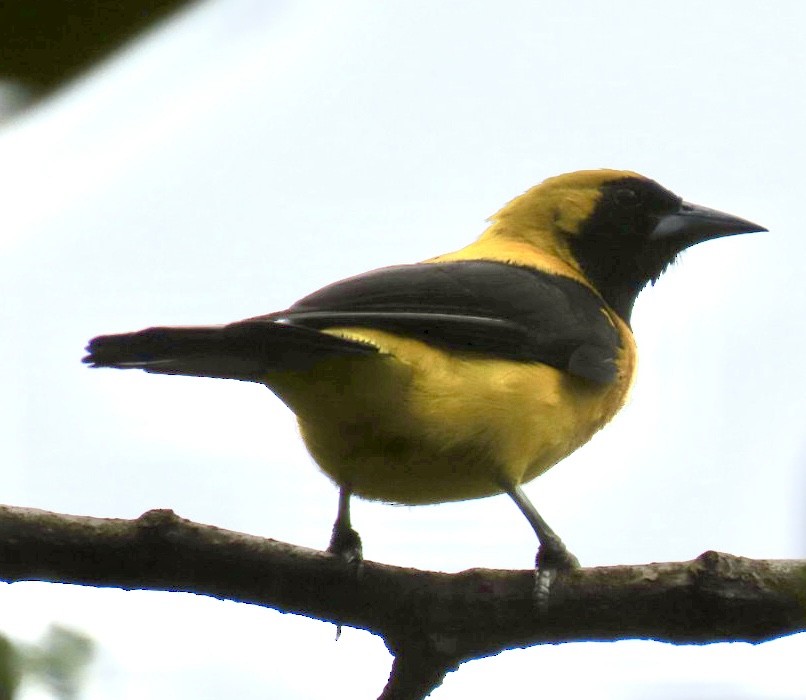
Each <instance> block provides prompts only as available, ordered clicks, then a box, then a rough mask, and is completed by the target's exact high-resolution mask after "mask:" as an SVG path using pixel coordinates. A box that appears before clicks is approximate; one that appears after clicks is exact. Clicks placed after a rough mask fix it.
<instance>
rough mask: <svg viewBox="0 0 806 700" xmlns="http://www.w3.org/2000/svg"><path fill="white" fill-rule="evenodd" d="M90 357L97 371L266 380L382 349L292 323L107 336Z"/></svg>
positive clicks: (90, 350)
mask: <svg viewBox="0 0 806 700" xmlns="http://www.w3.org/2000/svg"><path fill="white" fill-rule="evenodd" d="M87 352H88V353H89V354H88V355H87V356H86V357H84V358H83V359H82V362H85V363H87V364H88V365H90V366H92V367H116V368H118V369H132V368H134V369H143V370H145V371H146V372H156V373H158V374H182V375H189V376H194V377H220V378H222V379H241V380H244V381H260V380H261V379H262V378H263V377H264V376H265V374H266V373H267V372H271V371H277V370H289V371H291V370H305V369H309V368H310V367H312V366H314V365H315V364H317V363H318V362H321V361H322V360H324V359H328V358H335V357H344V356H347V355H371V354H374V353H376V352H377V349H376V348H375V347H374V346H372V345H368V344H365V343H359V342H356V341H352V340H346V339H344V338H339V337H336V336H333V335H328V334H327V333H322V332H321V331H317V330H313V329H310V328H304V327H302V326H293V325H290V324H288V323H278V322H276V321H241V322H239V323H233V324H230V325H228V326H197V327H187V328H182V327H174V328H170V327H165V328H147V329H145V330H142V331H138V332H137V333H122V334H120V335H102V336H98V337H97V338H93V339H92V340H91V341H90V343H89V345H88V346H87Z"/></svg>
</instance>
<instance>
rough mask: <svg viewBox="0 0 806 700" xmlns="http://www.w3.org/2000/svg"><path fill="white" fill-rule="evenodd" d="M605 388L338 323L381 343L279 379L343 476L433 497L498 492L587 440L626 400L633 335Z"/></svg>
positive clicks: (313, 443)
mask: <svg viewBox="0 0 806 700" xmlns="http://www.w3.org/2000/svg"><path fill="white" fill-rule="evenodd" d="M616 322H617V323H618V324H620V325H619V330H620V331H621V333H622V336H623V338H624V339H625V345H624V347H623V349H622V353H621V354H622V357H621V358H620V359H619V363H618V364H619V377H618V379H617V380H616V381H615V382H613V383H612V384H609V385H607V386H602V385H597V384H594V383H592V382H589V381H587V380H584V379H580V378H577V377H573V376H571V375H569V374H567V373H565V372H561V371H559V370H557V369H554V368H553V367H549V366H547V365H543V364H539V363H520V362H511V361H507V360H498V359H486V358H479V357H478V356H473V355H469V354H468V355H457V354H456V353H447V352H445V351H442V350H440V349H437V348H434V347H431V346H428V345H426V344H425V343H422V342H420V341H417V340H413V339H410V338H403V337H400V336H396V335H393V334H389V333H385V332H381V331H374V330H366V329H334V330H332V331H329V332H333V333H336V334H338V335H343V336H345V337H349V338H353V339H357V340H363V341H365V342H370V343H372V344H374V345H376V346H377V347H378V348H379V349H380V351H381V352H380V353H379V354H378V355H377V356H373V357H369V358H367V357H360V358H340V359H338V360H333V361H330V362H328V363H323V364H322V365H320V366H319V367H318V368H317V369H315V370H314V371H310V370H309V371H307V372H305V373H284V374H282V375H276V376H270V377H268V378H267V384H268V385H269V386H270V388H271V389H272V390H273V391H274V392H275V393H276V394H277V395H278V396H280V398H281V399H282V400H283V401H285V403H286V404H288V405H289V407H290V408H291V409H292V410H294V412H295V413H296V414H297V417H298V420H299V425H300V429H301V432H302V436H303V439H304V440H305V443H306V446H307V447H308V450H309V451H310V453H311V455H312V456H313V458H314V459H315V461H316V462H317V464H318V465H319V466H320V467H321V468H322V470H323V471H324V472H326V473H327V474H328V475H329V476H330V477H331V478H332V479H333V480H334V481H335V482H336V483H337V484H339V485H349V486H350V487H351V488H352V489H353V491H354V493H356V494H357V495H359V496H362V497H364V498H368V499H373V500H381V501H386V502H391V503H402V504H424V503H438V502H443V501H455V500H465V499H470V498H479V497H482V496H489V495H493V494H496V493H500V492H501V491H502V489H501V485H500V484H501V481H502V480H503V481H505V482H507V483H522V482H525V481H528V480H530V479H533V478H535V477H536V476H538V475H539V474H541V473H543V472H544V471H546V470H547V469H548V468H549V467H551V466H552V465H554V464H556V463H557V462H558V461H559V460H561V459H562V458H563V457H565V456H566V455H568V454H569V453H571V452H572V451H574V450H575V449H577V448H578V447H579V446H580V445H582V444H584V443H585V442H587V441H588V440H589V439H590V437H591V436H592V435H593V434H594V433H595V432H596V431H597V430H598V429H599V428H601V427H602V426H603V425H604V424H605V423H607V422H608V421H609V420H610V419H611V418H612V417H613V415H614V414H615V413H616V412H617V411H618V409H619V408H620V407H621V406H622V404H623V403H624V400H625V397H626V394H627V391H628V389H629V386H630V383H631V381H632V375H633V370H634V359H633V358H634V346H633V344H632V335H631V334H630V332H629V329H627V328H626V326H625V325H624V324H622V323H621V322H620V321H618V320H616Z"/></svg>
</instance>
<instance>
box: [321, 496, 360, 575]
mask: <svg viewBox="0 0 806 700" xmlns="http://www.w3.org/2000/svg"><path fill="white" fill-rule="evenodd" d="M351 495H352V490H351V489H350V487H349V486H342V487H341V488H340V489H339V512H338V514H337V515H336V522H335V523H333V533H332V534H331V535H330V544H329V545H328V547H327V551H328V552H330V553H331V554H335V555H336V556H337V557H339V558H341V559H342V560H343V561H345V562H347V563H348V564H350V565H351V566H354V567H355V568H356V571H358V570H360V568H361V562H362V561H363V560H364V557H363V552H362V547H361V537H360V536H359V534H358V533H357V532H356V531H355V530H353V527H352V525H351V524H350V496H351Z"/></svg>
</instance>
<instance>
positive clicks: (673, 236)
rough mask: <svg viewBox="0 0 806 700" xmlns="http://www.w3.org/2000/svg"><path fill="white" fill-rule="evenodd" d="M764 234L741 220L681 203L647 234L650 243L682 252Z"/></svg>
mask: <svg viewBox="0 0 806 700" xmlns="http://www.w3.org/2000/svg"><path fill="white" fill-rule="evenodd" d="M766 230H767V229H765V228H764V227H763V226H759V225H758V224H754V223H753V222H752V221H747V220H746V219H740V218H739V217H738V216H732V215H731V214H725V213H724V212H721V211H717V210H716V209H709V208H708V207H701V206H699V205H697V204H690V203H689V202H681V204H680V208H679V209H678V210H677V211H676V212H672V213H671V214H666V215H664V216H662V217H660V219H658V223H657V224H656V225H655V228H654V229H652V232H651V233H650V234H649V239H650V240H653V241H657V242H661V241H663V242H669V243H676V244H678V245H680V246H681V248H684V247H688V246H691V245H694V244H695V243H701V242H702V241H707V240H710V239H712V238H720V237H721V236H733V235H735V234H737V233H755V232H756V231H766Z"/></svg>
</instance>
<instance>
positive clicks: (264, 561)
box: [0, 506, 806, 700]
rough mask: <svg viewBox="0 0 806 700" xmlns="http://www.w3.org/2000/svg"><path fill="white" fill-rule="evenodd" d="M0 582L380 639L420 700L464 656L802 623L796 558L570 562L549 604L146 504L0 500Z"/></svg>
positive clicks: (502, 579)
mask: <svg viewBox="0 0 806 700" xmlns="http://www.w3.org/2000/svg"><path fill="white" fill-rule="evenodd" d="M0 580H3V581H6V582H9V583H13V582H16V581H52V582H60V583H73V584H79V585H89V586H102V587H115V588H123V589H126V590H131V589H149V590H163V591H185V592H189V593H197V594H201V595H208V596H212V597H215V598H220V599H225V600H232V601H238V602H242V603H249V604H252V605H262V606H265V607H269V608H273V609H276V610H280V611H282V612H290V613H296V614H299V615H305V616H307V617H312V618H316V619H319V620H323V621H328V622H333V623H335V624H339V625H349V626H351V627H357V628H361V629H364V630H367V631H369V632H372V633H373V634H377V635H379V636H380V637H382V638H383V640H384V641H385V643H386V645H387V647H388V648H389V649H390V651H391V652H392V653H393V654H394V656H395V662H394V665H393V668H392V674H391V676H390V679H389V683H388V684H387V686H386V688H385V689H384V691H383V694H382V695H381V698H382V699H383V700H417V699H419V698H424V697H426V696H427V695H428V694H429V693H430V692H431V691H432V690H433V689H434V688H436V687H437V686H439V684H440V683H441V682H442V679H443V678H444V677H445V675H446V674H447V673H448V672H449V671H451V670H455V669H456V668H457V667H458V666H459V665H460V664H462V663H463V662H465V661H469V660H471V659H477V658H481V657H484V656H491V655H494V654H498V653H500V652H501V651H504V650H505V649H512V648H517V647H527V646H531V645H535V644H544V643H559V642H570V641H583V640H584V641H612V640H619V639H653V640H658V641H665V642H671V643H676V644H705V643H710V642H719V641H745V642H762V641H766V640H769V639H773V638H776V637H780V636H784V635H787V634H793V633H795V632H800V631H804V630H806V560H751V559H745V558H742V557H736V556H732V555H729V554H721V553H718V552H705V553H704V554H702V555H701V556H699V557H697V559H694V560H693V561H689V562H679V563H661V564H658V563H655V564H645V565H637V566H611V567H600V568H591V569H579V570H576V571H573V572H570V573H567V574H563V575H561V576H560V577H559V578H558V579H557V581H556V582H555V583H554V586H553V588H552V593H551V601H550V607H549V610H548V612H546V613H538V612H537V610H536V608H535V606H534V604H533V600H532V580H533V577H532V572H531V571H501V570H489V569H471V570H468V571H463V572H460V573H456V574H446V573H439V572H431V571H418V570H416V569H404V568H400V567H394V566H387V565H383V564H376V563H372V562H365V564H364V566H363V569H362V572H361V575H360V576H358V577H356V575H355V570H354V569H353V568H351V567H349V566H347V565H345V564H344V563H343V562H341V560H338V559H336V558H335V557H333V556H331V555H329V554H326V553H324V552H318V551H315V550H311V549H306V548H303V547H296V546H293V545H290V544H286V543H283V542H277V541H274V540H267V539H263V538H259V537H254V536H251V535H245V534H241V533H237V532H232V531H229V530H223V529H220V528H217V527H213V526H210V525H201V524H199V523H194V522H191V521H189V520H184V519H182V518H180V517H178V516H176V515H175V514H174V513H173V511H170V510H152V511H148V512H147V513H144V514H143V515H142V516H140V517H139V518H137V519H136V520H118V519H101V518H91V517H84V516H75V515H63V514H59V513H50V512H47V511H41V510H34V509H30V508H16V507H11V506H2V507H0Z"/></svg>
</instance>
